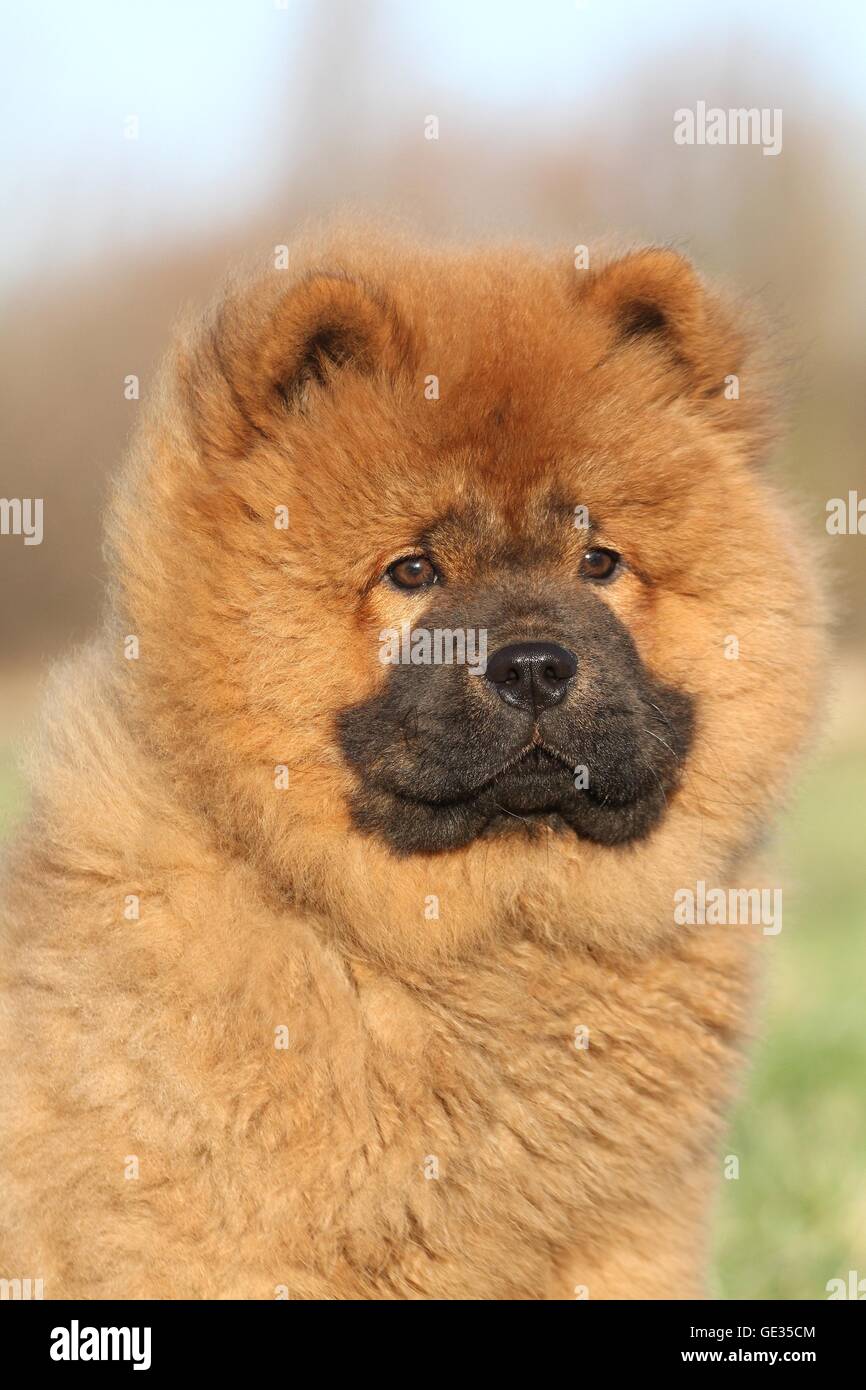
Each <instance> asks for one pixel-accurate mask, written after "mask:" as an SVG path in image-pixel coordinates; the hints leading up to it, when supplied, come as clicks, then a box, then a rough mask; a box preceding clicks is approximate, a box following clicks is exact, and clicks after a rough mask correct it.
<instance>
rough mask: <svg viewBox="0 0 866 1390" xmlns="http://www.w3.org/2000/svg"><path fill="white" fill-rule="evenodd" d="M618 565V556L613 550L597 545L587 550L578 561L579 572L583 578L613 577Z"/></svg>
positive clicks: (602, 578) (600, 578) (601, 578)
mask: <svg viewBox="0 0 866 1390" xmlns="http://www.w3.org/2000/svg"><path fill="white" fill-rule="evenodd" d="M619 567H620V556H619V555H618V554H617V552H616V551H615V550H604V549H602V547H600V546H597V547H596V548H595V549H593V550H588V551H587V552H586V554H585V555H584V557H583V559H582V560H581V562H580V573H581V575H582V577H583V578H584V579H594V580H596V581H598V580H604V579H613V577H614V575H615V574H616V572H617V570H618V569H619Z"/></svg>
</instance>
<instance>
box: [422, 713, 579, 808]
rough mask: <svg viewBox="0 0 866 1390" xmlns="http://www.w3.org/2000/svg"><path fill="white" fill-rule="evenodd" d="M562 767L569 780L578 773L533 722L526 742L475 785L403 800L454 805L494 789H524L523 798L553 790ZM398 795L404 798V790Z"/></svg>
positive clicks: (431, 804) (570, 760) (560, 774)
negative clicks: (437, 794) (452, 791)
mask: <svg viewBox="0 0 866 1390" xmlns="http://www.w3.org/2000/svg"><path fill="white" fill-rule="evenodd" d="M563 770H564V771H565V773H566V774H567V776H568V780H569V781H570V780H571V779H577V778H578V777H579V776H580V768H579V767H578V766H575V763H574V759H572V758H570V757H569V756H568V754H567V753H564V752H563V751H562V750H561V749H559V748H556V747H554V745H553V744H550V743H548V742H547V741H546V740H545V739H544V738H542V736H541V732H540V730H539V728H538V726H537V725H536V727H535V728H534V729H533V732H532V738H531V739H530V740H529V742H528V743H525V744H524V745H523V746H522V747H521V748H518V749H517V751H516V752H515V753H513V754H512V755H511V757H509V758H506V760H505V761H504V762H503V763H502V765H501V766H500V767H498V768H497V769H496V771H495V772H492V773H491V774H490V775H489V776H488V777H484V778H483V779H482V780H481V781H480V782H478V783H477V784H476V785H475V786H473V787H468V788H465V789H461V790H459V791H457V792H454V793H452V794H449V793H445V794H443V795H442V796H437V797H432V798H430V797H421V796H418V797H415V796H411V795H410V796H408V797H406V798H405V799H407V800H409V801H418V802H421V803H423V804H425V805H428V806H457V805H459V804H460V803H461V802H470V801H474V800H476V799H477V798H479V797H482V796H484V795H485V794H487V793H492V792H493V791H497V792H499V793H501V794H503V793H504V794H505V795H508V794H513V793H514V791H515V790H517V789H523V790H524V792H525V796H526V797H533V796H543V795H544V794H545V793H547V794H550V792H551V791H554V790H555V788H553V787H552V785H551V784H552V782H553V781H554V780H556V781H558V782H561V781H562V774H563ZM575 784H576V783H575ZM398 794H401V795H403V796H404V797H405V793H398ZM537 809H538V810H539V811H542V812H543V811H544V810H545V809H546V806H545V804H540V805H539V806H538V807H537Z"/></svg>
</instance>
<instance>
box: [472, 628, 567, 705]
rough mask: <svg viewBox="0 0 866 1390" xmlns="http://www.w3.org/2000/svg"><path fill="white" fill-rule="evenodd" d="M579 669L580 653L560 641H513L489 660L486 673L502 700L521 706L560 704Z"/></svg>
mask: <svg viewBox="0 0 866 1390" xmlns="http://www.w3.org/2000/svg"><path fill="white" fill-rule="evenodd" d="M576 670H577V657H576V656H575V655H574V654H573V653H572V652H570V651H567V650H566V648H565V647H560V646H559V645H558V643H556V642H511V643H509V645H508V646H507V647H500V648H499V650H498V651H496V652H494V653H493V655H492V656H491V657H490V659H489V660H488V662H487V671H486V676H487V679H488V680H489V681H490V683H491V685H493V686H494V687H495V689H496V693H497V695H498V696H499V698H500V700H504V701H505V703H506V704H507V705H515V706H516V707H517V709H525V710H532V711H533V712H534V713H536V714H537V713H538V711H539V710H543V709H547V708H548V707H549V706H550V705H558V704H559V702H560V700H562V699H564V698H565V694H566V691H567V689H568V682H569V681H570V680H571V678H572V676H573V675H574V673H575V671H576Z"/></svg>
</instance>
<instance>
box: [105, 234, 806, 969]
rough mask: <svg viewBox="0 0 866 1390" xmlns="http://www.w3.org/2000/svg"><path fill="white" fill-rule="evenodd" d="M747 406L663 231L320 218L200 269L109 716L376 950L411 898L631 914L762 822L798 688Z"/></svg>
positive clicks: (456, 921) (280, 874) (753, 411)
mask: <svg viewBox="0 0 866 1390" xmlns="http://www.w3.org/2000/svg"><path fill="white" fill-rule="evenodd" d="M766 414H767V412H766V405H765V400H764V393H763V386H762V382H761V378H760V374H759V373H758V372H757V371H756V370H755V369H754V367H753V365H752V356H751V352H750V345H749V341H748V337H747V335H746V334H745V333H744V332H743V331H742V329H741V328H740V327H739V326H738V325H737V323H736V321H735V320H734V319H733V318H732V317H731V315H730V314H729V313H728V311H727V310H726V308H725V307H724V306H723V305H722V303H721V302H720V301H719V300H718V299H717V298H716V297H715V296H714V295H713V294H712V293H711V292H709V291H708V290H707V289H706V288H705V287H704V286H703V284H702V283H701V282H700V280H699V279H698V277H697V275H696V274H695V272H694V271H693V270H692V268H691V267H690V266H689V264H688V263H687V262H685V261H684V260H683V259H681V258H680V257H679V256H678V255H676V254H675V253H673V252H670V251H667V250H647V251H639V252H635V253H632V254H630V255H626V256H624V257H622V258H620V259H616V260H612V261H609V262H607V263H606V264H604V265H602V266H601V267H600V268H598V269H593V270H589V271H586V270H576V269H574V268H573V266H572V265H571V264H570V263H569V262H568V261H558V260H557V259H556V258H542V257H540V256H537V255H533V254H531V253H524V252H520V251H514V250H509V251H496V250H482V251H478V252H475V253H472V254H465V255H464V254H461V255H458V254H455V253H451V252H448V253H433V252H419V251H417V250H414V249H412V248H407V247H395V246H390V247H386V248H385V249H384V250H380V251H378V252H377V251H375V250H371V249H370V248H369V247H366V248H359V247H358V246H355V245H350V246H349V249H347V248H346V246H345V245H343V246H340V245H339V244H337V245H335V246H333V247H331V248H330V250H329V251H328V252H327V254H326V255H325V256H324V257H323V259H322V261H321V264H317V263H315V262H313V261H311V260H310V259H309V258H307V259H306V260H302V261H301V263H300V264H299V265H297V266H295V267H293V268H291V269H288V270H284V271H275V272H274V273H273V274H272V275H271V276H270V277H268V278H267V279H266V280H264V281H261V282H259V283H257V284H255V285H253V286H251V287H244V288H241V289H237V290H235V291H234V292H232V293H231V294H229V295H228V296H227V297H226V298H225V299H224V300H223V302H222V303H221V305H220V307H219V309H218V310H217V311H216V312H215V313H214V315H213V317H212V319H211V320H210V321H209V322H208V324H207V325H206V327H205V328H204V329H199V330H197V331H196V332H195V333H194V334H193V335H191V336H190V337H189V338H188V339H187V340H186V341H185V342H184V344H182V345H181V347H180V349H179V350H178V352H177V354H176V356H175V358H174V359H173V361H172V363H171V364H170V368H169V372H168V376H167V378H166V384H165V386H164V388H163V395H162V397H161V398H160V401H159V402H158V405H157V407H156V408H155V409H154V410H153V411H152V412H151V417H150V423H149V425H148V427H147V428H146V430H145V431H144V432H143V433H142V435H141V437H140V440H139V445H138V450H137V461H136V463H135V464H134V466H133V467H132V468H131V469H130V470H129V472H128V474H127V476H126V479H125V481H124V483H123V484H122V486H121V488H120V491H119V493H118V501H117V504H116V507H115V512H114V522H113V527H112V535H113V543H114V548H115V551H116V555H117V560H116V564H117V573H118V578H119V589H118V593H119V608H120V611H121V612H122V613H123V615H124V624H125V625H128V626H129V628H130V630H132V631H135V632H136V633H138V634H140V636H141V659H140V661H139V662H137V663H136V664H135V666H136V669H135V670H134V672H132V674H133V677H134V683H135V688H136V691H137V699H138V706H137V707H138V708H139V710H140V711H141V714H142V728H143V729H145V730H146V734H147V737H148V738H150V739H151V740H152V741H153V743H154V746H155V748H156V749H157V750H158V752H159V755H160V756H161V757H163V758H165V759H167V760H169V761H170V763H171V766H172V769H173V775H174V777H175V781H176V783H177V785H178V786H180V787H182V788H183V794H184V796H185V797H186V798H187V799H189V798H192V799H193V800H194V801H195V802H196V803H197V804H198V805H199V807H200V808H201V809H202V810H203V811H204V812H205V814H206V815H207V816H208V817H209V818H210V819H211V821H212V822H213V824H214V825H215V826H216V827H218V829H219V831H220V833H221V834H223V835H227V836H230V837H231V839H232V841H233V843H234V844H235V845H236V846H237V847H238V849H239V851H240V852H243V853H248V854H253V855H255V856H256V857H257V858H258V859H259V861H260V862H261V864H262V866H263V868H264V871H265V873H266V874H267V875H268V876H269V878H270V879H271V881H272V883H273V884H274V885H275V886H277V887H278V888H279V889H280V890H281V891H284V892H285V893H287V894H289V895H291V896H293V897H294V898H295V899H296V900H299V901H303V902H305V903H306V904H307V905H308V906H310V907H312V908H314V909H315V910H316V911H317V912H319V913H320V914H322V915H324V916H326V917H327V918H329V920H331V921H339V922H340V923H342V924H343V925H345V926H346V927H347V929H351V930H352V931H353V932H355V933H356V934H358V933H360V935H361V936H362V937H363V938H364V939H365V940H366V941H367V942H368V943H369V942H370V941H372V940H373V939H375V940H376V942H377V943H378V944H379V946H380V947H381V946H382V944H383V943H387V944H388V947H389V949H392V948H393V949H400V950H404V951H408V952H410V953H411V951H412V950H413V949H415V948H416V947H417V943H418V941H419V940H420V939H421V938H422V937H424V935H425V933H426V934H427V935H428V936H429V935H431V934H433V929H432V928H431V927H430V925H429V922H430V919H429V917H428V918H426V919H425V904H427V905H429V903H430V902H431V901H437V902H438V900H439V899H440V898H441V897H442V895H443V894H444V895H445V897H446V898H449V897H450V900H451V906H450V909H448V908H445V909H443V920H444V917H445V916H446V915H447V912H448V911H449V910H450V911H451V914H452V917H451V919H450V925H444V926H443V927H442V928H441V930H440V932H439V935H440V939H443V940H446V941H450V943H451V945H452V946H453V945H454V943H455V942H465V941H466V939H467V938H468V937H471V936H473V935H477V934H478V932H489V931H492V930H496V929H497V924H499V925H501V923H502V921H503V920H505V919H506V918H507V919H508V920H509V921H510V922H511V923H512V926H513V925H514V923H515V922H517V921H521V922H522V923H523V925H524V926H525V927H527V929H540V928H539V922H540V921H541V919H542V918H544V920H545V923H546V927H545V929H550V919H551V918H552V917H556V918H557V920H563V919H564V918H565V917H566V916H567V917H568V920H569V921H573V922H575V923H576V924H577V925H576V926H575V928H574V929H575V930H580V928H581V925H582V926H583V929H584V930H585V931H586V932H587V933H588V935H589V936H592V937H593V938H597V937H599V936H600V935H602V934H603V933H604V932H605V931H608V930H610V931H611V932H613V933H614V934H619V936H621V937H622V939H623V940H625V939H627V940H628V941H629V942H630V944H634V943H635V942H638V941H639V940H640V939H641V937H642V934H643V935H644V936H647V937H649V936H651V935H652V934H653V932H654V931H655V930H656V927H655V926H654V925H653V923H654V921H655V919H656V918H657V917H658V912H659V904H660V903H661V902H662V900H663V899H665V898H666V896H667V894H668V893H669V892H670V890H671V888H672V887H673V886H674V885H675V884H676V883H677V882H682V881H683V876H684V875H692V876H694V875H695V873H701V872H703V873H704V874H705V875H712V874H713V873H714V872H721V871H722V869H723V867H724V866H725V865H726V864H729V863H730V862H731V861H732V859H733V858H734V857H735V856H736V855H737V854H739V853H741V852H742V851H743V850H744V849H746V848H747V847H748V846H749V845H751V844H752V843H753V842H754V840H755V839H756V838H757V837H758V836H759V834H760V833H761V830H762V828H763V826H764V823H765V821H766V818H767V815H768V812H769V810H770V808H771V807H772V805H773V803H774V801H775V800H776V798H777V796H778V793H779V790H780V787H781V785H782V783H783V780H784V776H785V773H786V770H787V766H788V763H789V761H790V758H791V755H792V753H793V751H794V749H795V748H796V746H797V744H798V743H799V742H800V740H801V738H802V735H803V733H804V730H805V728H806V725H807V723H808V719H809V715H810V712H811V709H812V693H811V692H812V688H813V686H814V684H815V680H816V677H817V666H818V664H819V663H817V661H816V649H815V644H816V641H817V636H816V625H815V624H816V619H815V609H814V604H813V601H812V598H811V586H810V583H809V581H808V575H807V568H808V567H807V563H806V560H805V559H804V558H803V546H804V542H803V540H802V538H801V537H800V536H799V535H798V533H797V530H796V528H795V527H792V526H791V524H790V523H789V522H787V521H786V520H784V519H783V517H782V515H781V514H780V512H779V509H778V506H777V503H776V501H775V500H774V496H773V493H772V490H771V489H770V487H769V485H768V484H767V482H766V481H765V480H764V479H763V477H762V476H761V474H760V471H759V467H758V465H759V462H760V456H761V454H762V453H763V451H764V449H765V447H766V443H767V436H768V429H767V423H766ZM686 881H687V880H686ZM456 895H460V896H459V901H458V897H457V896H456ZM437 910H438V909H437ZM409 912H414V914H415V921H414V924H410V925H407V921H406V914H407V913H409ZM359 923H361V924H364V923H366V926H364V925H362V926H360V927H359ZM521 929H522V928H521ZM449 933H450V935H449ZM395 943H396V945H395ZM412 943H414V944H412Z"/></svg>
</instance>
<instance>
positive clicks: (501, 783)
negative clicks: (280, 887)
mask: <svg viewBox="0 0 866 1390" xmlns="http://www.w3.org/2000/svg"><path fill="white" fill-rule="evenodd" d="M456 781H457V785H455V784H454V782H453V781H451V780H450V779H449V781H448V782H446V783H445V784H442V785H436V786H435V787H424V786H423V785H421V784H419V785H418V786H417V787H409V786H407V785H406V783H405V781H403V782H397V781H394V782H392V781H391V780H390V779H389V778H383V779H381V780H375V781H373V780H370V781H367V783H366V786H365V788H364V791H363V793H362V794H361V795H360V796H358V797H357V798H356V800H355V803H354V805H353V812H354V818H355V820H356V823H357V824H358V825H359V826H360V827H361V828H362V829H365V830H367V831H371V832H374V833H379V834H384V836H385V837H386V838H387V839H388V841H389V843H390V844H391V845H392V847H393V848H394V849H396V850H398V851H400V852H403V853H411V852H415V851H418V850H422V851H428V852H429V851H434V852H435V851H441V850H449V849H456V848H460V847H461V846H463V845H466V844H468V843H470V842H471V841H472V840H475V839H479V838H482V837H487V836H491V835H500V834H508V833H511V834H521V833H522V834H524V835H527V836H530V837H531V836H533V835H535V834H538V833H541V832H543V829H544V827H547V828H549V829H551V830H554V831H556V832H559V833H563V834H572V835H577V836H578V837H581V838H585V839H590V840H594V841H596V842H598V843H602V844H610V845H614V844H623V843H627V842H628V841H631V840H634V839H639V838H642V837H643V836H645V835H646V834H648V833H649V831H650V830H651V829H652V828H653V827H654V826H655V825H656V823H657V822H658V820H659V819H660V818H661V816H662V815H663V814H664V811H665V808H666V806H667V801H668V797H669V796H670V795H671V793H672V792H673V791H674V790H675V786H676V776H675V775H674V774H673V773H671V775H667V776H665V775H659V772H658V771H656V770H654V769H653V768H652V767H650V766H639V765H637V764H635V765H633V766H632V767H631V768H630V769H629V771H628V773H627V774H625V775H621V776H620V777H619V778H612V779H610V780H608V781H607V782H606V783H605V784H604V785H600V784H599V785H597V784H594V783H593V781H592V779H591V777H590V775H589V769H588V767H587V766H586V765H584V764H583V763H581V760H580V759H579V757H575V756H574V755H573V754H571V753H569V752H567V751H566V750H564V749H562V748H560V747H558V746H557V745H556V744H554V743H551V742H549V741H548V740H547V739H546V738H544V737H543V735H542V733H541V732H540V730H539V729H538V727H537V726H536V727H535V729H534V730H533V732H532V736H531V738H530V739H529V741H528V742H527V743H524V744H522V745H521V746H520V747H519V748H517V749H516V750H515V751H514V752H513V753H512V754H511V755H510V756H509V757H507V758H506V759H505V760H504V761H503V762H502V763H501V764H500V765H499V766H498V767H497V768H496V769H495V770H494V771H493V772H492V773H488V774H486V775H484V776H483V777H482V778H480V779H479V780H477V781H475V782H474V783H472V784H471V785H461V782H462V779H461V778H459V777H458V778H457V779H456Z"/></svg>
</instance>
